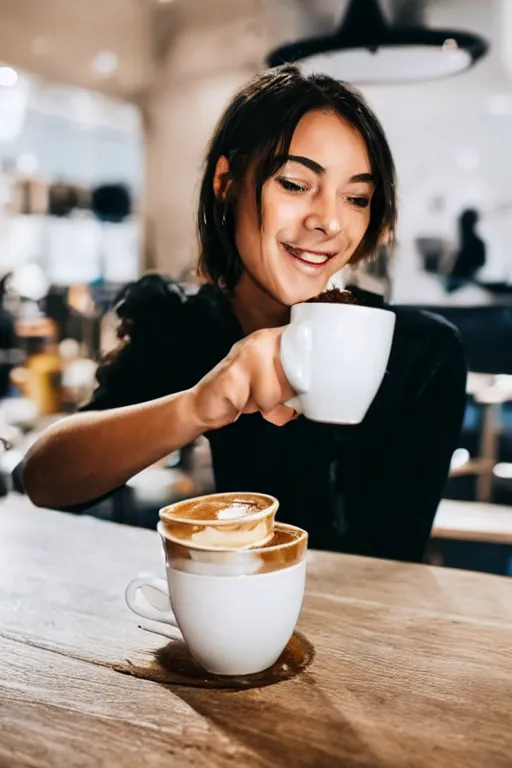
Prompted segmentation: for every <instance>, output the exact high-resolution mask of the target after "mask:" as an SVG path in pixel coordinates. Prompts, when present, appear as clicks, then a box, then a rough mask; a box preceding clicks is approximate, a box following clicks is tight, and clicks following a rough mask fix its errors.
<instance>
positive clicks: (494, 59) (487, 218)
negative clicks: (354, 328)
mask: <svg viewBox="0 0 512 768" xmlns="http://www.w3.org/2000/svg"><path fill="white" fill-rule="evenodd" d="M507 7H508V11H509V12H508V14H506V13H504V10H506V9H507ZM510 8H512V0H487V1H486V2H483V1H482V0H465V1H464V2H462V0H452V1H451V2H449V1H447V2H445V3H435V4H433V5H432V6H431V7H430V9H429V13H428V14H427V20H428V22H429V24H430V25H432V26H442V27H455V28H459V29H460V28H462V29H464V28H466V29H468V30H471V31H475V32H479V33H480V34H482V35H484V36H485V37H486V38H488V39H489V40H490V42H491V46H492V48H491V53H490V54H488V56H487V57H486V58H485V59H484V60H482V61H480V62H479V63H478V64H477V65H476V66H475V67H474V68H473V69H472V70H470V71H468V72H465V73H463V74H461V75H459V76H457V77H454V78H449V79H447V80H442V81H437V82H427V83H418V84H414V85H402V86H393V87H384V86H378V87H371V88H370V87H365V88H363V89H362V90H363V92H364V94H365V96H366V97H367V98H368V100H369V101H370V103H371V104H372V106H373V108H374V109H375V111H376V113H377V114H378V116H379V117H380V119H381V121H382V123H383V125H384V128H385V130H386V133H387V135H388V138H389V140H390V143H391V147H392V150H393V154H394V157H395V161H396V165H397V170H398V179H399V191H400V219H399V229H398V235H399V241H400V247H399V249H398V253H397V262H396V267H395V279H394V293H393V296H394V299H395V301H397V302H401V301H411V302H415V301H418V302H424V301H429V300H430V301H436V300H440V299H443V298H445V297H444V294H443V291H442V290H441V287H440V285H439V282H438V281H437V280H435V279H434V278H431V277H429V276H427V275H425V274H422V273H421V272H420V270H419V267H418V258H417V254H416V250H415V247H414V239H415V238H416V237H418V236H420V235H437V236H441V237H446V238H449V239H455V237H456V226H455V220H456V217H457V215H458V213H459V212H460V210H461V209H462V208H463V207H465V206H468V205H470V206H476V207H477V208H478V209H479V210H480V211H481V212H482V214H483V217H482V221H481V227H480V232H481V234H482V235H483V236H484V239H485V240H486V243H487V248H488V266H487V267H486V268H485V273H484V276H485V277H486V278H487V279H497V280H499V279H503V278H509V279H510V280H512V77H511V72H510V70H509V69H508V68H507V66H506V63H505V62H506V60H507V59H508V61H509V63H510V59H511V56H512V18H510V17H511V14H510ZM505 22H507V24H508V25H509V26H508V30H507V24H506V23H505ZM507 37H508V40H507V39H506V38H507ZM474 295H475V294H474V292H472V293H471V295H469V294H468V299H472V298H473V297H474Z"/></svg>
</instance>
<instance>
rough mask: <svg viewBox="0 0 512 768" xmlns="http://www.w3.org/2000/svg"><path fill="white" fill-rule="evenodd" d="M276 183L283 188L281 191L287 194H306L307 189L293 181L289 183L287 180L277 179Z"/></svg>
mask: <svg viewBox="0 0 512 768" xmlns="http://www.w3.org/2000/svg"><path fill="white" fill-rule="evenodd" d="M278 182H279V183H280V185H281V186H282V187H283V189H286V190H287V191H288V192H307V187H303V186H302V185H301V184H296V183H295V182H294V181H290V180H289V179H283V178H279V179H278Z"/></svg>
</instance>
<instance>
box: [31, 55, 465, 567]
mask: <svg viewBox="0 0 512 768" xmlns="http://www.w3.org/2000/svg"><path fill="white" fill-rule="evenodd" d="M197 221H198V231H199V241H200V248H201V252H200V260H199V274H200V276H201V278H202V281H203V286H202V288H201V289H200V290H199V292H198V293H197V294H196V295H194V296H185V295H184V293H183V291H182V290H181V289H180V288H179V287H178V286H177V285H176V284H175V283H173V282H172V281H170V280H167V279H164V278H163V277H160V276H157V275H147V276H145V277H143V278H142V279H140V280H139V281H138V282H135V283H133V284H131V285H128V286H127V287H126V288H125V289H124V290H123V292H122V293H121V295H120V297H119V301H118V303H117V313H118V315H119V317H120V320H121V324H120V328H119V338H120V348H119V349H118V350H117V352H116V353H115V354H113V355H111V356H110V357H109V359H108V360H106V361H105V362H104V364H103V365H102V366H101V368H100V370H99V374H98V380H99V386H98V388H97V390H96V392H95V394H94V396H93V398H92V400H91V402H89V403H88V404H86V405H85V406H84V407H83V408H82V411H81V412H80V413H78V414H76V415H74V416H71V417H69V418H67V419H65V420H64V421H61V422H60V423H59V424H57V425H54V426H53V427H51V428H50V429H48V430H47V432H46V433H44V434H43V436H42V437H41V438H40V439H39V440H38V441H37V443H36V444H35V445H34V446H33V447H32V448H31V450H30V451H29V453H28V455H27V457H26V460H25V462H24V467H23V481H24V485H25V488H26V491H27V492H28V494H29V496H30V497H31V499H32V500H33V501H34V503H35V504H37V505H40V506H46V507H56V508H59V509H70V510H75V511H80V510H83V509H87V507H88V505H90V504H92V503H93V501H96V500H97V499H99V498H103V497H105V496H107V495H108V494H110V493H112V492H113V491H114V489H116V488H118V487H121V486H122V485H123V484H124V483H125V482H126V481H127V480H128V479H129V478H130V477H132V476H133V475H134V474H136V473H137V472H139V471H141V470H142V469H143V468H145V467H147V466H149V465H151V464H152V463H154V462H156V461H158V460H160V459H161V458H163V457H164V456H166V455H168V454H169V453H171V452H172V451H173V450H176V449H178V448H180V447H182V446H184V445H186V444H188V443H190V442H191V441H193V440H194V439H195V438H197V437H198V436H199V435H201V434H205V435H206V436H207V438H208V439H209V442H210V445H211V450H212V457H213V469H214V474H215V481H216V487H217V490H218V491H261V492H266V493H270V494H273V495H275V496H277V498H278V499H279V501H280V505H281V506H280V510H279V513H278V517H279V519H281V520H284V521H287V522H291V523H294V524H296V525H299V526H302V527H304V528H306V529H307V530H308V531H309V533H310V543H311V546H313V547H317V548H321V549H331V550H338V551H345V552H353V553H358V554H364V555H372V556H376V557H387V558H395V559H403V560H421V559H422V557H423V553H424V549H425V546H426V543H427V541H428V538H429V534H430V529H431V526H432V521H433V518H434V515H435V512H436V509H437V505H438V502H439V499H440V497H441V494H442V491H443V487H444V485H445V481H446V478H447V474H448V470H449V466H450V460H451V457H452V454H453V451H454V449H455V448H456V447H457V437H458V434H459V429H460V425H461V421H462V416H463V411H464V405H465V379H466V368H465V360H464V355H463V351H462V346H461V342H460V339H459V336H458V333H457V331H456V330H455V329H454V328H453V327H452V326H451V325H449V324H448V323H446V322H445V321H443V320H442V319H440V318H437V317H434V316H432V315H429V314H427V313H423V312H418V311H415V310H413V309H407V308H403V309H399V308H394V311H395V312H396V330H395V336H394V342H393V348H392V352H391V357H390V360H389V367H388V372H387V374H386V376H385V378H384V381H383V384H382V386H381V388H380V390H379V392H378V394H377V396H376V398H375V400H374V402H373V404H372V406H371V408H370V410H369V412H368V414H367V416H366V418H365V419H364V421H363V423H361V424H360V425H357V426H347V427H343V426H341V427H340V426H334V425H329V424H319V423H315V422H312V421H308V420H307V419H305V418H304V417H302V416H300V417H298V418H297V414H296V413H295V412H294V411H293V409H291V408H289V407H287V406H286V405H284V403H286V402H287V401H288V400H289V399H290V398H291V397H292V396H293V394H294V393H293V391H292V389H291V387H290V385H289V384H288V382H287V380H286V378H285V376H284V373H283V369H282V367H281V364H280V357H279V350H280V337H281V334H282V332H283V330H284V326H285V325H286V324H287V323H288V321H289V316H290V307H291V306H292V305H294V304H296V303H298V302H303V301H307V300H308V299H311V298H312V297H315V296H317V295H318V294H320V293H321V292H322V291H323V290H324V289H325V288H326V286H327V284H328V282H329V280H330V279H331V278H332V276H333V275H335V273H337V272H339V270H340V269H341V268H342V267H343V266H344V265H346V264H351V265H354V264H357V263H358V262H361V261H363V260H365V259H370V258H372V257H373V256H374V254H376V253H377V252H378V250H379V247H380V245H381V244H382V243H383V242H385V243H388V242H391V241H392V239H393V234H394V229H395V222H396V184H395V170H394V164H393V159H392V156H391V153H390V149H389V146H388V143H387V141H386V137H385V135H384V133H383V130H382V128H381V126H380V124H379V122H378V120H377V118H376V117H375V115H374V114H373V113H372V111H371V110H370V108H369V107H368V105H367V104H366V103H365V101H364V100H363V98H362V97H361V95H360V94H359V93H358V92H357V91H356V90H354V89H353V88H352V87H350V86H349V85H347V84H344V83H341V82H338V81H336V80H333V79H331V78H329V77H327V76H321V75H311V76H304V75H302V74H301V73H300V71H299V70H298V69H297V68H295V67H291V66H285V67H282V68H277V69H274V70H271V71H266V72H263V73H262V74H260V75H259V76H257V77H256V78H255V79H254V80H252V81H251V82H250V83H248V84H247V86H246V87H245V88H243V89H242V90H241V91H240V92H239V93H238V94H237V95H236V96H235V97H234V98H233V100H232V101H231V103H230V104H229V105H228V107H227V109H226V110H225V112H224V114H223V115H222V116H221V118H220V120H219V122H218V124H217V127H216V129H215V131H214V134H213V137H212V139H211V142H210V145H209V148H208V152H207V157H206V164H205V169H204V175H203V181H202V186H201V193H200V201H199V209H198V216H197ZM380 302H382V299H380ZM375 303H376V305H378V304H379V299H378V298H376V299H375Z"/></svg>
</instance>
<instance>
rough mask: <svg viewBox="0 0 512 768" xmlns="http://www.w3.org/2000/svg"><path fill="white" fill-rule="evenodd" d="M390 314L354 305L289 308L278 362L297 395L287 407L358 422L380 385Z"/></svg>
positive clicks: (330, 419)
mask: <svg viewBox="0 0 512 768" xmlns="http://www.w3.org/2000/svg"><path fill="white" fill-rule="evenodd" d="M394 329H395V314H394V312H391V311H390V310H387V309H374V308H373V307H363V306H358V305H354V304H329V303H314V302H313V303H304V304H296V305H295V306H294V307H292V311H291V320H290V324H289V325H288V327H287V328H286V330H285V331H284V333H283V335H282V338H281V363H282V366H283V369H284V373H285V375H286V378H287V379H288V381H289V382H290V384H291V385H292V387H293V389H294V390H295V391H296V393H297V397H295V398H294V399H293V400H291V401H290V402H289V403H288V405H291V406H293V407H294V408H295V409H296V410H297V411H299V412H300V413H303V414H304V415H305V416H306V417H307V418H308V419H312V420H313V421H321V422H328V423H333V424H359V423H360V422H361V421H362V420H363V419H364V417H365V415H366V412H367V410H368V408H369V407H370V405H371V403H372V402H373V399H374V397H375V395H376V394H377V391H378V389H379V387H380V385H381V383H382V379H383V378H384V374H385V372H386V366H387V364H388V360H389V354H390V351H391V344H392V341H393V332H394Z"/></svg>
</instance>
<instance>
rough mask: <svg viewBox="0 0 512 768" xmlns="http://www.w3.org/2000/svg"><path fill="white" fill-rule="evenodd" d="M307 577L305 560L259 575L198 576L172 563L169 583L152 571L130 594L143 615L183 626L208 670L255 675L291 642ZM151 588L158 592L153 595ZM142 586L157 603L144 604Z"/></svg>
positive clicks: (194, 652)
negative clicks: (140, 600)
mask: <svg viewBox="0 0 512 768" xmlns="http://www.w3.org/2000/svg"><path fill="white" fill-rule="evenodd" d="M305 579H306V561H305V560H304V561H303V562H301V563H299V564H298V565H293V566H291V567H290V568H283V569H282V570H280V571H273V572H271V573H263V574H257V575H255V576H198V575H197V574H194V573H187V572H185V571H178V570H175V569H174V568H169V569H168V570H167V584H166V582H165V581H164V580H163V579H157V578H152V577H141V578H138V579H134V580H133V581H131V582H130V584H128V587H127V589H126V595H125V597H126V602H127V604H128V607H129V608H131V610H132V611H134V612H135V613H137V614H138V615H139V616H142V617H143V618H145V619H152V620H153V621H161V622H164V623H166V624H171V625H172V626H173V627H178V628H179V629H180V631H181V633H182V635H183V638H184V640H185V642H186V643H187V645H188V647H189V650H190V652H191V654H192V655H193V656H194V657H195V658H196V659H197V661H198V662H199V663H200V664H201V666H202V667H204V668H205V669H206V670H207V671H208V672H212V673H213V674H216V675H251V674H255V673H257V672H261V671H262V670H264V669H268V668H269V667H271V666H272V665H273V664H274V663H275V662H276V661H277V659H278V658H279V656H280V655H281V653H282V652H283V651H284V649H285V648H286V645H287V643H288V641H289V640H290V638H291V636H292V634H293V630H294V629H295V625H296V624H297V620H298V618H299V613H300V609H301V606H302V600H303V596H304V586H305ZM166 587H168V588H169V591H168V590H167V588H166ZM147 588H151V589H153V590H157V592H158V595H155V596H154V597H151V596H150V594H148V590H147ZM139 589H144V591H145V596H146V598H149V599H150V600H151V602H152V603H153V605H148V606H145V607H142V606H141V605H139V604H138V602H137V592H138V590H139ZM169 594H170V595H171V596H172V597H171V600H169ZM155 598H156V599H155ZM157 600H158V603H157ZM171 602H172V610H171ZM158 604H159V607H157V605H158Z"/></svg>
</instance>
